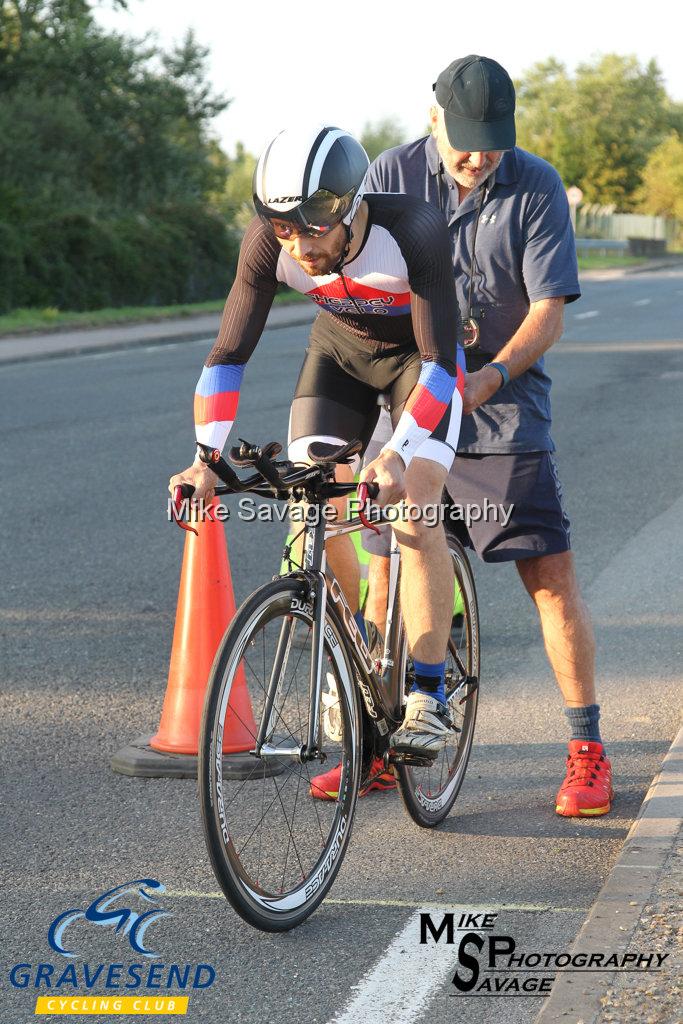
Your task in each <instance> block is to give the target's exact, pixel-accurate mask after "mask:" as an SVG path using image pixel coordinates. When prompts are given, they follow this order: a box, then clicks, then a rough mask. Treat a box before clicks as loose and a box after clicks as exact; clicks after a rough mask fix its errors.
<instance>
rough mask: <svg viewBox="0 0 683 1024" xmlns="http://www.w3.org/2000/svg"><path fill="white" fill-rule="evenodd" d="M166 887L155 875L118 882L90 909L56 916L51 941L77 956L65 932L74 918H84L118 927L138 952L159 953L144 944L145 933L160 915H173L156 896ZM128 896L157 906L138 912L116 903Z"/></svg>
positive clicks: (48, 934)
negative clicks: (67, 941)
mask: <svg viewBox="0 0 683 1024" xmlns="http://www.w3.org/2000/svg"><path fill="white" fill-rule="evenodd" d="M150 890H151V891H150ZM165 891H166V886H165V885H162V884H161V882H157V881H156V880H155V879H154V878H139V879H138V880H137V881H136V882H128V883H126V884H124V885H118V886H117V887H116V888H115V889H110V890H109V891H108V892H105V893H103V895H102V896H98V897H97V899H96V900H93V901H92V903H91V904H90V906H89V907H88V908H87V909H86V910H67V911H66V912H65V913H63V914H60V915H59V917H56V918H55V919H54V921H53V922H52V924H51V925H50V928H49V930H48V933H47V937H48V941H49V943H50V945H51V946H52V948H53V949H54V950H55V952H57V953H61V954H62V956H76V955H77V954H76V953H74V952H72V951H71V950H68V949H65V947H64V933H65V931H66V929H67V928H68V927H69V925H70V924H72V922H74V921H78V920H79V918H83V919H84V920H86V921H89V922H90V923H91V924H94V925H100V926H103V927H113V928H115V929H116V934H117V935H118V934H119V932H120V933H121V934H122V935H125V936H127V937H128V939H129V941H130V944H131V946H132V947H133V949H134V950H135V952H136V953H141V954H142V955H143V956H148V957H155V956H158V955H159V954H158V953H155V952H153V950H151V949H147V948H146V947H145V946H144V937H145V932H146V930H147V928H148V927H149V925H151V924H152V923H153V922H154V921H157V920H158V919H159V918H160V917H170V916H171V912H170V911H169V910H164V909H163V908H161V907H158V906H156V904H155V897H154V895H152V893H162V892H165ZM124 896H139V897H140V899H141V900H145V901H146V902H147V903H152V904H155V906H154V909H153V910H147V911H146V912H145V913H144V914H138V913H137V911H135V910H133V909H132V908H130V907H121V906H115V905H113V904H116V903H117V902H119V900H120V899H121V898H122V897H124Z"/></svg>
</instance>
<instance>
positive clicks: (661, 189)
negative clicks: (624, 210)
mask: <svg viewBox="0 0 683 1024" xmlns="http://www.w3.org/2000/svg"><path fill="white" fill-rule="evenodd" d="M636 198H637V200H638V203H639V208H640V209H641V210H642V211H643V213H652V214H659V215H661V216H663V217H675V218H676V219H677V220H679V221H680V222H681V224H683V139H682V138H681V137H680V135H678V134H677V133H676V132H672V133H671V135H669V136H668V137H667V138H666V139H664V142H660V144H659V145H658V146H657V147H656V149H653V150H652V152H651V153H650V156H649V157H648V161H647V163H646V165H645V170H644V171H643V183H642V185H641V186H640V188H639V189H638V192H637V194H636Z"/></svg>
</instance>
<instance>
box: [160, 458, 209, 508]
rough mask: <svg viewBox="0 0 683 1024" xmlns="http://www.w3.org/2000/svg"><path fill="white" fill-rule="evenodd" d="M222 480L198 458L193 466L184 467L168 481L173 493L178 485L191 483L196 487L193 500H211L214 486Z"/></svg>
mask: <svg viewBox="0 0 683 1024" xmlns="http://www.w3.org/2000/svg"><path fill="white" fill-rule="evenodd" d="M219 483H220V480H219V479H218V477H217V476H216V474H215V473H214V472H213V470H211V469H209V467H208V466H207V465H206V464H205V463H204V462H200V461H199V459H197V461H196V462H193V463H192V465H191V466H188V468H187V469H184V470H183V471H182V473H176V474H175V476H172V477H171V479H170V480H169V482H168V489H169V491H170V492H171V494H173V492H174V490H175V488H176V487H179V486H182V484H190V486H191V487H194V494H193V495H192V501H201V500H202V499H204V501H211V499H212V498H213V496H214V488H215V487H216V485H217V484H219Z"/></svg>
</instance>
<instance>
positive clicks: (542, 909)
mask: <svg viewBox="0 0 683 1024" xmlns="http://www.w3.org/2000/svg"><path fill="white" fill-rule="evenodd" d="M167 896H168V897H170V898H171V899H180V900H182V899H195V900H224V899H225V894H224V893H222V892H220V891H218V892H216V891H202V890H200V889H169V890H167V891H166V892H165V893H164V898H166V897H167ZM329 904H332V905H333V906H338V907H403V908H405V909H406V910H424V905H423V904H422V903H415V902H411V901H410V900H391V899H387V900H382V899H374V900H373V899H366V900H364V899H356V900H354V899H334V897H328V899H326V900H325V902H324V903H323V907H326V906H328V905H329ZM429 909H430V910H439V911H444V910H451V911H453V913H455V912H456V911H459V910H468V911H471V912H472V913H473V914H474V913H478V914H481V913H485V912H487V911H491V912H494V911H495V913H498V914H500V913H503V912H504V911H508V912H511V913H520V914H522V913H533V914H546V913H553V914H587V913H588V911H589V910H590V907H553V906H552V904H550V903H468V904H467V906H466V907H464V906H463V905H462V904H460V903H430V904H429Z"/></svg>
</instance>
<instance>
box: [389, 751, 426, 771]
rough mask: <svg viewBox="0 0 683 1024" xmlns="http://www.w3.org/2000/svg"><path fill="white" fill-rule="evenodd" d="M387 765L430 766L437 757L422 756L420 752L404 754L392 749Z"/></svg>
mask: <svg viewBox="0 0 683 1024" xmlns="http://www.w3.org/2000/svg"><path fill="white" fill-rule="evenodd" d="M387 757H388V760H387V765H391V764H403V765H406V767H408V768H430V767H431V766H432V765H433V764H434V761H435V760H436V758H434V757H421V756H420V755H419V754H403V753H396V752H395V751H391V752H390V753H389V754H388V755H387Z"/></svg>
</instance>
